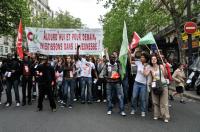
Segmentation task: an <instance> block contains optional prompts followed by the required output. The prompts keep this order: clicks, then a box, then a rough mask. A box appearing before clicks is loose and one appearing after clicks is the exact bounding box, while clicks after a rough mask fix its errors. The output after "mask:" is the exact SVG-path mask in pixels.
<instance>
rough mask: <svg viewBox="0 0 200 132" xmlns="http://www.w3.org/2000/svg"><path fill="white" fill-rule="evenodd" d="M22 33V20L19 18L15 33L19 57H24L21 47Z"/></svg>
mask: <svg viewBox="0 0 200 132" xmlns="http://www.w3.org/2000/svg"><path fill="white" fill-rule="evenodd" d="M22 34H23V29H22V20H21V19H20V23H19V28H18V34H17V42H16V47H17V54H18V55H19V57H20V58H21V59H23V58H24V54H23V49H22Z"/></svg>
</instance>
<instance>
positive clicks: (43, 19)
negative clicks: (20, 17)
mask: <svg viewBox="0 0 200 132" xmlns="http://www.w3.org/2000/svg"><path fill="white" fill-rule="evenodd" d="M42 25H43V27H44V28H81V27H82V26H83V24H82V22H81V20H80V18H74V17H73V16H71V15H70V14H69V12H67V11H66V12H63V11H59V12H56V13H55V17H51V16H48V15H47V14H45V13H42V14H41V15H39V16H36V17H33V18H32V22H31V23H30V25H29V26H31V27H42Z"/></svg>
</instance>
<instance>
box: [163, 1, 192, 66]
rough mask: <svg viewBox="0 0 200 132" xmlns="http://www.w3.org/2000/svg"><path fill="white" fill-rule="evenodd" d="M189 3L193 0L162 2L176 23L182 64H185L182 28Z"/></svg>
mask: <svg viewBox="0 0 200 132" xmlns="http://www.w3.org/2000/svg"><path fill="white" fill-rule="evenodd" d="M188 2H191V0H188V1H187V2H186V0H160V3H161V4H162V7H164V8H165V9H166V11H168V12H169V14H170V16H171V18H172V21H173V23H174V28H175V31H176V34H177V40H178V45H179V58H180V59H181V60H180V61H181V62H184V61H185V60H184V58H185V57H184V55H183V50H182V44H183V40H182V38H181V34H182V29H181V26H182V24H183V22H184V21H185V20H186V19H185V20H184V11H185V9H186V7H187V4H188Z"/></svg>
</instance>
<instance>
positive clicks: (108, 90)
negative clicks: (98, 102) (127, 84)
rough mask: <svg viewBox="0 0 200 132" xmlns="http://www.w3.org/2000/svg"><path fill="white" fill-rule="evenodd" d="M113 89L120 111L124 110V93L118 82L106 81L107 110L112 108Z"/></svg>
mask: <svg viewBox="0 0 200 132" xmlns="http://www.w3.org/2000/svg"><path fill="white" fill-rule="evenodd" d="M115 90H116V92H117V97H118V99H119V109H120V111H124V93H123V88H122V87H121V85H120V83H107V87H106V93H107V102H108V103H107V105H108V111H111V110H112V107H113V103H112V95H113V94H114V93H113V92H114V91H115Z"/></svg>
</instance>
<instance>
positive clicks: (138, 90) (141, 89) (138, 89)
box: [132, 81, 147, 112]
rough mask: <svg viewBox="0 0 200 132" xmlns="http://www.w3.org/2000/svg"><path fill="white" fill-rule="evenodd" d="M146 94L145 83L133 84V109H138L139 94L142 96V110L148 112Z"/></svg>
mask: <svg viewBox="0 0 200 132" xmlns="http://www.w3.org/2000/svg"><path fill="white" fill-rule="evenodd" d="M146 94H147V86H146V85H145V84H142V83H139V82H136V81H135V83H134V85H133V94H132V110H134V111H136V109H137V101H138V100H137V99H138V95H139V98H140V102H141V103H140V104H141V112H146V97H147V96H146Z"/></svg>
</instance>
